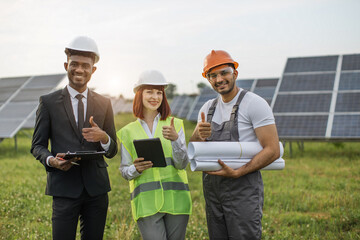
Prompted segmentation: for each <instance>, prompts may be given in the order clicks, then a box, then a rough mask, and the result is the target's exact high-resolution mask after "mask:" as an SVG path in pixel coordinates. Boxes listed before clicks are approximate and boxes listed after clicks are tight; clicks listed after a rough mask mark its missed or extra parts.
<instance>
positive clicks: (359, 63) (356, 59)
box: [341, 54, 360, 71]
mask: <svg viewBox="0 0 360 240" xmlns="http://www.w3.org/2000/svg"><path fill="white" fill-rule="evenodd" d="M341 70H342V71H343V70H360V54H351V55H344V56H343V60H342V65H341Z"/></svg>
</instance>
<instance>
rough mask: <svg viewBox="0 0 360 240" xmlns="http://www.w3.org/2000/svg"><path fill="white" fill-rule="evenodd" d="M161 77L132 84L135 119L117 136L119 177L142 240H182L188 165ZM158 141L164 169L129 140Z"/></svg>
mask: <svg viewBox="0 0 360 240" xmlns="http://www.w3.org/2000/svg"><path fill="white" fill-rule="evenodd" d="M167 85H168V83H167V82H166V80H165V78H164V76H163V75H162V74H161V73H160V72H158V71H154V70H150V71H145V72H143V73H142V74H141V75H140V78H139V80H138V82H137V83H136V84H135V87H134V93H135V98H134V102H133V113H134V115H135V116H136V117H137V118H138V119H137V120H136V121H134V122H132V123H129V124H128V125H126V126H125V127H123V128H122V129H121V130H119V131H118V132H117V136H118V138H119V139H120V143H121V166H120V171H121V174H122V176H123V177H124V178H125V179H127V180H128V181H129V185H130V198H131V209H132V215H133V218H134V220H135V221H136V222H137V225H138V227H139V229H140V232H141V235H142V237H143V239H145V240H146V239H151V240H153V239H164V240H165V239H185V233H186V226H187V223H188V220H189V215H190V214H191V197H190V191H189V185H188V179H187V175H186V171H185V170H184V169H185V167H186V165H187V164H188V162H189V159H188V156H187V151H186V142H185V131H184V126H183V122H182V120H180V119H177V118H174V117H170V112H171V110H170V106H169V104H168V102H167V99H166V95H165V87H166V86H167ZM146 138H160V140H161V144H162V148H163V151H164V155H165V159H166V167H152V166H153V163H152V162H151V161H144V158H142V157H141V156H137V154H136V151H135V147H134V144H133V140H137V139H146Z"/></svg>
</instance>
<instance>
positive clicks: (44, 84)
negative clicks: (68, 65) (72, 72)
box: [25, 74, 65, 89]
mask: <svg viewBox="0 0 360 240" xmlns="http://www.w3.org/2000/svg"><path fill="white" fill-rule="evenodd" d="M64 77H65V74H54V75H44V76H36V77H33V78H32V79H31V80H30V82H29V83H28V84H26V86H25V88H26V89H28V88H50V89H52V88H54V86H56V85H57V84H58V83H59V82H60V80H62V79H63V78H64Z"/></svg>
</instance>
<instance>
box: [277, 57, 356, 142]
mask: <svg viewBox="0 0 360 240" xmlns="http://www.w3.org/2000/svg"><path fill="white" fill-rule="evenodd" d="M271 106H272V108H273V112H274V115H275V119H276V125H277V128H278V132H279V137H280V138H281V139H284V140H324V139H325V140H356V139H359V137H360V54H352V55H335V56H319V57H302V58H289V59H288V61H287V63H286V66H285V69H284V73H283V75H282V78H281V79H280V83H279V86H278V88H277V89H276V92H275V96H274V101H273V102H272V105H271Z"/></svg>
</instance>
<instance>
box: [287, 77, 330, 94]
mask: <svg viewBox="0 0 360 240" xmlns="http://www.w3.org/2000/svg"><path fill="white" fill-rule="evenodd" d="M334 80H335V73H324V74H306V75H285V76H284V77H283V81H282V84H281V87H280V91H321V90H330V91H331V90H332V89H333V87H334Z"/></svg>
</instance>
